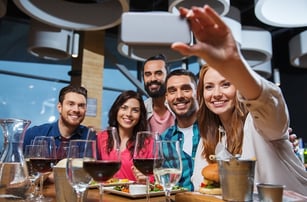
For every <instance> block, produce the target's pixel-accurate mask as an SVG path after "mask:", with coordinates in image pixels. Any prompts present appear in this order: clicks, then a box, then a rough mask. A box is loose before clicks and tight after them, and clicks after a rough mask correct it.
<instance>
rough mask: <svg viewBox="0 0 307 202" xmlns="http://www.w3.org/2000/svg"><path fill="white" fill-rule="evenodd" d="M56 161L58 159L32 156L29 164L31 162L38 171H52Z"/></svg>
mask: <svg viewBox="0 0 307 202" xmlns="http://www.w3.org/2000/svg"><path fill="white" fill-rule="evenodd" d="M56 162H57V159H52V158H30V161H29V164H31V167H32V168H33V169H34V170H36V171H37V172H40V173H45V172H50V171H52V168H53V166H54V165H55V164H56Z"/></svg>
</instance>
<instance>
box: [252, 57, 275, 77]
mask: <svg viewBox="0 0 307 202" xmlns="http://www.w3.org/2000/svg"><path fill="white" fill-rule="evenodd" d="M252 69H253V70H254V71H255V72H257V73H258V74H260V75H261V76H263V77H264V78H266V79H268V78H270V77H271V76H272V67H271V60H269V61H267V62H264V63H262V64H259V65H256V66H253V67H252Z"/></svg>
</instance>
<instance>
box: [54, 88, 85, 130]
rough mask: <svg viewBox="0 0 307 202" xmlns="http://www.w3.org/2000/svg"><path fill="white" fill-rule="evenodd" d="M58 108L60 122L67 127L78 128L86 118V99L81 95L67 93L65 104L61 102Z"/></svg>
mask: <svg viewBox="0 0 307 202" xmlns="http://www.w3.org/2000/svg"><path fill="white" fill-rule="evenodd" d="M57 108H58V111H59V113H60V120H61V121H62V122H63V123H64V124H65V125H66V126H71V127H77V126H79V125H80V124H81V122H82V121H83V120H84V118H85V113H86V98H85V97H84V95H82V94H79V93H74V92H69V93H66V94H65V97H64V100H63V102H62V103H60V102H59V103H58V105H57Z"/></svg>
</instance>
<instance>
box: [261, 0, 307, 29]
mask: <svg viewBox="0 0 307 202" xmlns="http://www.w3.org/2000/svg"><path fill="white" fill-rule="evenodd" d="M306 8H307V1H306V0H295V1H293V0H255V15H256V17H257V18H258V19H259V20H260V21H262V22H263V23H265V24H268V25H271V26H275V27H303V26H306V25H307V12H306Z"/></svg>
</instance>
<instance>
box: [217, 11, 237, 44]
mask: <svg viewBox="0 0 307 202" xmlns="http://www.w3.org/2000/svg"><path fill="white" fill-rule="evenodd" d="M222 19H223V20H224V22H225V23H226V24H227V26H228V27H229V28H230V29H231V32H232V34H233V36H234V38H235V40H236V41H237V43H238V44H239V45H241V44H242V25H241V14H240V10H239V9H238V8H236V7H233V6H231V7H230V8H229V12H228V13H227V15H226V16H224V17H222Z"/></svg>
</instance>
